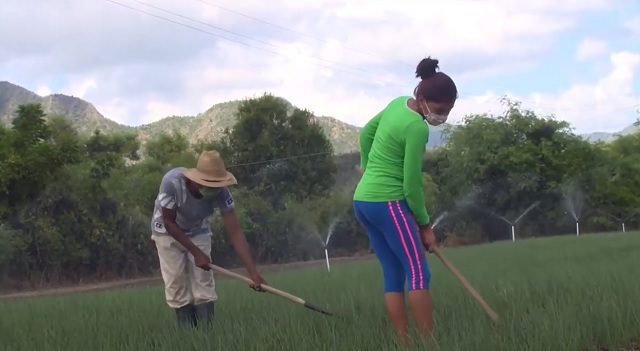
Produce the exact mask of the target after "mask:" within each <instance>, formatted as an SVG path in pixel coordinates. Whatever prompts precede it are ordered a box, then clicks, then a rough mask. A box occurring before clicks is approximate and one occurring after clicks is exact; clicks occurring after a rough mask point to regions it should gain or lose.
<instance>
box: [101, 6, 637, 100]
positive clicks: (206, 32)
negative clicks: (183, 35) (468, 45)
mask: <svg viewBox="0 0 640 351" xmlns="http://www.w3.org/2000/svg"><path fill="white" fill-rule="evenodd" d="M105 1H108V2H110V3H113V4H115V5H119V6H122V7H124V8H127V9H129V10H133V11H137V12H140V13H142V14H145V15H148V16H151V17H155V18H158V19H161V20H164V21H167V22H170V23H173V24H177V25H179V26H183V27H185V28H189V29H192V30H195V31H198V32H201V33H204V34H207V35H211V36H214V37H217V38H220V39H224V40H227V41H231V42H234V43H237V44H240V45H244V46H246V47H249V48H253V49H258V50H262V51H264V52H268V53H271V54H275V55H279V56H283V57H288V58H292V57H291V56H287V55H283V54H282V53H280V52H277V51H273V50H269V49H266V48H262V47H259V46H254V45H251V44H248V43H245V42H243V41H240V40H236V39H233V38H228V37H225V36H222V35H219V34H216V33H212V32H210V31H206V30H203V29H201V28H198V27H194V26H191V25H188V24H185V23H182V22H179V21H175V20H172V19H170V18H166V17H162V16H159V15H156V14H153V13H150V12H147V11H144V10H141V9H138V8H135V7H132V6H129V5H125V4H122V3H119V2H117V1H113V0H105ZM131 1H134V2H137V3H140V4H143V5H146V6H149V7H152V8H156V9H158V10H160V11H164V12H167V13H170V14H173V15H175V16H178V17H181V18H184V19H187V20H190V21H193V22H196V23H200V24H204V25H207V26H210V27H212V28H216V29H219V30H221V31H225V32H228V33H231V34H234V35H237V36H241V37H244V38H248V39H250V40H254V41H257V42H261V43H266V44H267V45H272V46H275V47H278V46H276V45H274V44H271V43H267V42H263V41H260V40H258V39H254V38H251V37H249V36H246V35H243V34H240V33H236V32H233V31H229V30H226V29H223V28H219V27H216V26H213V25H211V24H208V23H206V22H201V21H198V20H196V19H193V18H190V17H187V16H183V15H180V14H178V13H175V12H172V11H169V10H165V9H162V8H159V7H156V6H154V5H150V4H147V3H144V2H142V1H139V0H131ZM196 1H200V2H204V3H206V4H209V5H211V6H214V7H219V8H221V9H224V10H226V11H229V12H232V13H237V14H239V15H241V16H245V17H248V18H251V19H254V20H258V21H260V22H264V23H267V24H270V25H273V26H276V27H282V26H279V25H276V24H272V23H269V22H267V21H263V20H260V19H258V18H254V17H252V16H249V15H245V14H242V13H240V12H237V11H234V10H231V9H227V8H223V7H221V6H218V5H215V4H211V3H208V2H206V1H204V0H196ZM282 29H285V30H286V29H287V28H286V27H282ZM289 31H293V32H295V33H300V32H297V31H294V30H292V29H291V30H289ZM300 34H302V35H306V34H305V33H300ZM307 36H308V35H307ZM314 38H315V37H314ZM315 39H317V40H319V41H324V40H322V39H319V38H315ZM324 42H326V41H324ZM279 48H281V47H279ZM309 57H310V58H313V59H316V60H324V59H321V58H317V57H314V56H309ZM297 59H304V58H301V57H297ZM305 61H307V62H309V63H311V64H314V65H316V66H320V67H324V68H328V69H331V70H335V71H339V72H344V73H348V74H352V75H355V76H360V77H363V78H367V80H369V81H371V80H378V81H380V82H384V83H388V84H390V85H395V86H398V87H402V88H405V86H404V85H401V84H398V83H396V82H391V81H386V80H381V79H377V78H376V77H375V76H374V75H373V73H370V72H367V71H364V72H367V73H369V74H370V75H363V74H359V73H356V72H352V71H348V70H344V69H339V68H336V67H335V66H329V65H324V64H322V63H318V62H314V61H310V60H305ZM325 61H327V60H325ZM329 62H334V61H329ZM336 64H339V63H336ZM343 66H345V67H349V66H346V65H343ZM359 70H360V69H359ZM464 96H466V95H465V94H461V96H460V97H464ZM638 106H640V105H634V106H628V107H624V108H622V109H629V108H635V107H638ZM546 107H547V108H552V109H554V110H557V111H563V110H565V109H555V108H553V107H552V106H546ZM538 108H545V106H542V105H540V106H538ZM622 109H616V110H615V111H611V112H617V111H619V110H622ZM569 110H570V109H566V110H565V111H569Z"/></svg>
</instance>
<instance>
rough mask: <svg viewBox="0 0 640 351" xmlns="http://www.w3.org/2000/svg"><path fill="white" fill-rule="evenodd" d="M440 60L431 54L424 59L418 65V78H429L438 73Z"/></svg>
mask: <svg viewBox="0 0 640 351" xmlns="http://www.w3.org/2000/svg"><path fill="white" fill-rule="evenodd" d="M438 62H439V61H438V60H436V59H432V58H431V56H429V57H427V58H424V59H422V61H420V63H418V67H416V78H420V79H427V78H429V77H431V76H433V75H435V74H436V71H437V70H438V69H439V67H438Z"/></svg>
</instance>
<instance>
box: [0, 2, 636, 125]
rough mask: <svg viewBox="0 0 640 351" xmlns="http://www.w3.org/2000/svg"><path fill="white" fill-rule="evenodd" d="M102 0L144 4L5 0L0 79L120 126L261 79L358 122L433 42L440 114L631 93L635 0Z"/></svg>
mask: <svg viewBox="0 0 640 351" xmlns="http://www.w3.org/2000/svg"><path fill="white" fill-rule="evenodd" d="M114 1H116V2H119V3H120V4H122V5H125V6H129V7H132V8H136V9H139V10H142V11H145V12H147V14H144V13H140V12H137V11H135V10H132V9H131V8H126V7H123V6H120V5H117V4H113V3H110V2H108V1H92V2H87V1H83V0H60V1H58V2H56V4H52V2H50V1H46V0H31V1H29V2H24V1H20V0H5V1H4V2H3V11H2V13H0V31H2V33H6V34H5V35H3V36H2V38H0V47H2V48H3V50H2V52H0V80H8V81H10V82H13V83H15V84H18V85H21V86H23V87H25V88H27V89H30V90H33V91H36V92H38V93H39V94H42V95H46V94H49V93H54V92H58V93H64V94H69V95H74V96H78V97H81V98H83V99H86V100H88V101H90V102H92V103H93V104H94V105H95V106H96V107H97V108H98V110H99V111H100V112H102V113H103V114H104V115H105V116H106V117H108V118H111V119H113V120H116V121H118V122H120V123H124V124H129V125H139V124H143V123H149V122H153V121H155V120H158V119H160V118H163V117H165V116H169V115H195V114H197V113H199V112H202V111H204V110H206V109H207V108H209V107H210V106H211V105H213V104H215V103H219V102H223V101H227V100H232V99H240V98H244V97H247V96H255V95H256V94H261V93H262V92H265V91H268V92H272V93H274V94H276V95H280V96H282V97H284V98H287V99H288V100H290V101H291V102H293V103H294V104H296V105H298V106H300V107H305V108H309V109H311V110H312V111H314V112H315V113H316V114H318V115H330V116H333V117H336V118H338V119H341V120H343V121H345V122H348V123H351V124H354V125H363V124H364V123H366V121H367V120H368V119H369V118H370V117H371V116H373V115H374V114H375V113H376V112H377V111H378V110H379V109H381V108H383V107H384V105H385V104H386V102H388V101H389V100H391V99H393V98H394V97H396V96H398V95H405V94H411V93H412V91H413V87H414V86H415V84H417V81H416V80H415V78H414V77H413V73H414V70H415V65H416V64H417V63H418V62H419V61H420V59H422V58H423V57H425V56H427V55H431V56H433V57H436V58H438V59H439V60H440V63H441V64H440V67H441V69H442V71H444V72H446V73H448V74H449V75H451V76H452V77H453V78H454V80H455V81H456V82H457V84H458V87H459V90H460V95H461V98H460V100H459V101H458V102H457V104H456V107H455V109H454V110H453V111H452V114H451V118H450V119H451V121H452V122H454V123H455V122H457V121H460V120H461V118H462V117H463V116H465V115H467V114H474V113H485V112H490V113H496V114H499V113H501V112H502V108H503V107H502V106H501V105H500V104H499V103H498V99H499V97H500V96H502V95H505V94H508V95H509V96H510V97H512V98H514V99H517V100H520V101H522V102H523V105H524V106H525V107H528V108H532V109H534V110H535V111H537V112H539V113H541V114H550V113H553V114H555V115H556V116H557V118H560V119H563V120H567V121H569V122H570V123H571V124H572V126H574V128H575V129H576V131H577V132H580V133H583V132H592V131H608V132H615V131H618V130H620V129H622V128H624V127H626V126H627V125H629V124H631V123H632V122H633V121H634V120H635V118H636V117H637V114H636V113H635V110H634V108H633V106H635V105H637V106H638V107H640V78H638V76H639V72H638V71H639V70H640V6H638V3H637V1H635V0H580V1H579V0H565V1H563V2H555V1H552V0H539V1H537V2H535V3H527V2H512V1H507V0H451V1H447V2H419V3H417V2H415V1H413V0H400V1H399V2H396V4H394V5H393V6H392V5H391V3H389V2H381V1H377V0H325V1H322V2H319V1H318V2H315V3H314V2H304V3H303V2H299V1H293V0H274V1H273V2H272V3H270V5H269V6H265V5H264V2H261V1H257V0H245V1H243V2H241V3H240V4H238V3H237V2H233V1H231V0H220V1H214V0H185V1H183V2H181V3H180V4H177V3H176V2H174V1H170V0H114ZM405 2H406V4H404V3H405ZM60 3H62V4H60ZM145 3H146V4H151V5H153V6H155V7H156V8H152V7H150V6H147V5H145ZM68 8H74V12H70V11H66V10H65V9H68ZM282 8H287V9H288V10H287V11H286V12H284V11H281V9H282ZM159 9H162V10H166V11H171V12H173V14H169V13H167V12H166V11H162V10H159ZM229 10H231V11H229ZM148 13H151V14H155V15H158V16H163V17H166V18H170V19H171V20H173V21H177V22H180V23H184V24H188V25H190V26H193V27H195V28H197V29H193V28H191V29H189V28H184V27H182V26H179V25H176V24H175V23H168V22H166V21H163V20H159V19H157V18H154V17H152V16H150V15H149V14H148ZM180 16H182V17H180ZM248 16H250V17H253V19H252V18H248ZM256 19H257V20H256ZM193 20H194V21H193ZM34 21H35V22H36V23H39V26H37V27H35V26H31V27H25V26H24V25H23V24H24V23H25V22H34ZM196 21H197V22H196ZM198 22H199V23H198ZM265 22H268V23H265ZM212 26H216V27H218V28H222V29H224V30H226V31H227V32H224V31H220V30H219V29H216V28H213V27H212ZM202 31H207V32H209V33H203V32H202ZM229 32H231V33H229ZM234 33H235V35H234ZM211 34H214V35H222V36H226V37H228V38H233V39H234V40H237V41H240V42H243V43H245V44H248V45H249V46H253V47H249V46H247V45H242V44H238V43H235V42H232V41H228V40H223V39H220V38H219V37H216V36H214V35H211ZM354 48H355V49H357V51H354V50H353V49H354ZM267 51H276V52H277V53H278V55H274V54H273V53H269V52H267ZM362 52H366V53H367V54H362ZM398 62H402V63H398ZM323 66H324V67H323ZM345 71H346V72H345Z"/></svg>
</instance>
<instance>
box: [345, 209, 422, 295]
mask: <svg viewBox="0 0 640 351" xmlns="http://www.w3.org/2000/svg"><path fill="white" fill-rule="evenodd" d="M353 209H354V210H355V214H356V217H357V218H358V221H359V222H360V224H362V226H363V227H364V228H365V230H366V231H367V234H368V235H369V239H370V240H371V246H372V247H373V250H374V252H375V254H376V256H377V257H378V260H379V261H380V265H381V266H382V273H383V276H384V291H385V293H387V292H404V290H405V289H404V287H405V281H406V279H408V280H409V290H418V289H427V290H428V289H429V282H430V280H431V271H430V270H429V265H428V264H427V260H426V257H425V253H424V247H423V245H422V240H420V233H419V230H418V226H417V225H416V222H415V220H414V218H413V215H412V214H411V211H410V210H409V206H408V205H407V202H406V201H405V200H397V201H388V202H386V201H385V202H366V201H354V202H353ZM405 277H406V278H405Z"/></svg>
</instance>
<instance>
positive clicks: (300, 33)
mask: <svg viewBox="0 0 640 351" xmlns="http://www.w3.org/2000/svg"><path fill="white" fill-rule="evenodd" d="M196 1H198V2H201V3H203V4H206V5H209V6H212V7H215V8H218V9H220V10H223V11H227V12H231V13H233V14H236V15H238V16H242V17H245V18H248V19H251V20H253V21H256V22H260V23H263V24H266V25H268V26H271V27H274V28H278V29H280V30H283V31H287V32H290V33H294V34H298V35H302V36H305V37H307V38H311V39H314V40H316V41H319V42H321V43H325V44H330V43H329V42H328V41H327V40H325V39H322V38H318V37H315V36H313V35H311V34H308V33H304V32H300V31H297V30H295V29H291V28H288V27H285V26H281V25H279V24H276V23H272V22H269V21H265V20H263V19H260V18H257V17H253V16H250V15H247V14H245V13H242V12H239V11H236V10H232V9H230V8H226V7H224V6H220V5H217V4H212V3H210V2H208V1H205V0H196ZM339 46H340V47H341V48H343V49H347V50H350V51H353V52H357V53H360V54H364V55H367V56H370V57H373V58H377V59H380V60H383V61H388V59H386V58H383V57H380V56H377V55H374V54H372V53H369V52H366V51H363V50H360V49H357V48H353V47H349V46H345V45H339ZM391 61H395V62H397V63H400V64H403V65H407V66H411V67H414V66H415V65H411V64H409V63H407V62H402V61H397V60H391Z"/></svg>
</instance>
